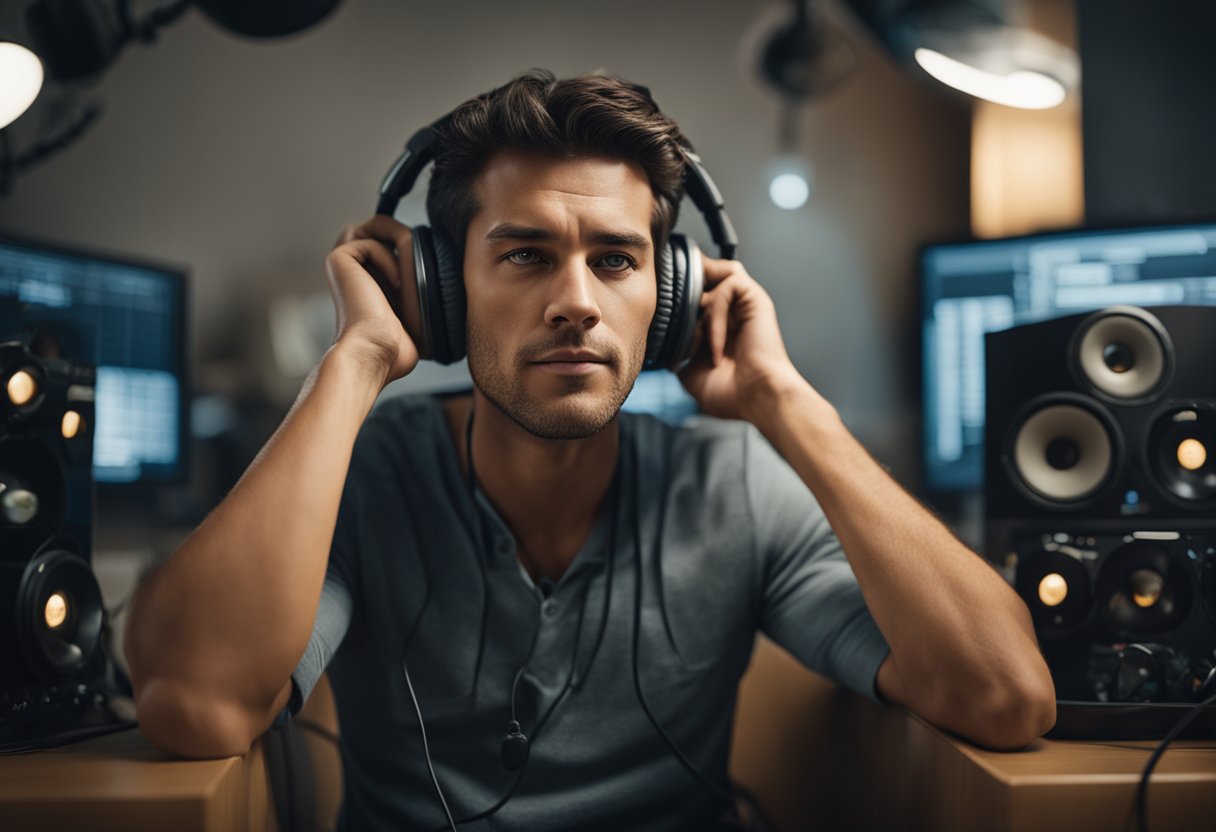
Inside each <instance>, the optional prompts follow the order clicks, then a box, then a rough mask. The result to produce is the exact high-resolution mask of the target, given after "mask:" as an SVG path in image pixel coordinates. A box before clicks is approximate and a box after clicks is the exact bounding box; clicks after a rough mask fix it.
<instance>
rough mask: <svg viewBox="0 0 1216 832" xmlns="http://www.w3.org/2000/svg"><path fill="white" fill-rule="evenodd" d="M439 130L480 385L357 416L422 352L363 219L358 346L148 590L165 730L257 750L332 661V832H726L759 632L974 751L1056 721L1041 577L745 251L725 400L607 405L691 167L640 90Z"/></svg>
mask: <svg viewBox="0 0 1216 832" xmlns="http://www.w3.org/2000/svg"><path fill="white" fill-rule="evenodd" d="M437 129H438V141H439V147H440V152H439V155H438V156H437V158H436V168H435V173H434V175H433V178H432V182H431V192H430V195H429V199H428V212H429V213H430V216H431V219H432V221H433V222H434V224H435V226H436V227H440V228H443V229H444V230H445V231H446V232H447V233H448V234H450V235H451V237H452V238H453V239H454V240H456V241H458V244H459V245H462V246H463V255H464V261H463V275H464V287H465V293H466V296H467V331H468V338H467V347H468V359H469V370H470V373H471V375H472V377H473V381H474V389H473V391H472V394H471V396H468V397H458V398H452V399H449V400H446V401H443V402H440V401H438V400H432V399H418V398H405V399H397V400H393V401H388V402H385V403H383V404H382V405H381V406H380V407H378V408H377V409H376V411H375V412H374V413H372V414H371V415H370V416H369V415H368V414H369V411H370V410H371V408H372V404H373V402H374V400H375V399H376V397H377V395H378V394H379V392H380V391H381V389H382V388H383V387H384V385H385V384H387V383H388V382H389V381H392V380H393V379H396V378H400V377H402V376H404V375H406V374H408V373H409V372H410V371H411V370H412V369H413V368H414V366H415V365H416V364H417V362H418V360H419V357H418V349H417V347H416V345H415V343H414V340H413V339H412V338H411V336H410V334H409V331H407V330H410V329H411V327H409V326H403V325H402V323H401V321H402V319H404V320H406V321H416V320H417V310H416V309H413V308H412V307H411V298H412V297H413V295H414V288H413V284H414V276H413V272H412V268H413V267H412V259H411V253H410V252H411V231H410V229H409V228H406V227H405V226H402V225H400V224H399V223H396V222H395V221H393V220H391V219H390V218H388V217H385V216H378V217H376V218H374V219H372V220H369V221H368V222H366V223H363V224H362V225H360V226H358V227H354V228H350V229H348V230H347V231H346V232H345V233H344V234H343V237H342V239H341V240H340V241H339V242H340V244H339V245H338V246H337V247H336V248H335V249H334V251H333V252H332V253H331V254H330V256H329V258H328V260H327V271H328V276H329V281H330V285H331V288H332V290H333V295H334V300H335V305H336V307H337V312H338V336H337V338H336V341H335V344H334V346H333V347H332V348H331V349H330V351H329V352H328V353H327V355H326V356H325V358H324V359H323V360H322V362H321V364H320V366H319V367H318V368H317V370H316V371H315V372H314V373H313V375H312V376H311V377H310V378H309V380H308V382H307V383H306V384H305V387H304V390H303V391H302V392H301V394H300V397H299V399H298V401H297V403H296V405H295V406H294V408H293V409H292V411H291V413H289V415H288V416H287V418H286V420H285V421H284V423H283V425H282V427H281V428H280V430H279V431H278V432H277V433H276V435H275V436H274V437H273V438H272V440H271V441H270V442H269V443H268V444H267V446H266V448H265V449H264V450H263V452H262V453H261V454H260V455H259V457H258V458H257V459H256V460H255V461H254V463H253V464H252V465H251V466H250V468H249V470H248V472H247V473H246V474H245V476H244V477H243V478H242V480H241V482H240V483H239V484H238V485H237V486H236V487H235V488H234V489H233V491H232V493H231V494H230V495H229V496H228V497H227V499H225V500H224V501H223V502H222V503H221V504H220V505H219V506H218V507H217V508H216V510H215V511H214V512H213V514H212V515H211V516H210V517H208V518H207V520H206V521H205V522H204V523H203V524H202V525H201V526H200V527H199V528H198V529H197V530H196V531H195V532H194V534H193V535H192V536H191V537H190V538H189V539H188V540H187V541H186V542H185V543H184V544H183V545H182V546H181V548H180V549H179V550H178V551H177V552H175V553H174V555H173V556H172V557H171V558H169V560H168V561H167V562H166V563H165V564H163V565H162V566H161V567H160V568H159V569H158V570H157V571H156V572H155V573H153V574H152V575H151V576H150V577H149V578H148V579H147V580H146V581H145V582H144V584H143V585H142V586H141V588H140V590H139V592H138V594H137V596H136V598H135V601H134V604H133V608H132V611H131V616H132V617H131V620H130V623H129V627H128V632H129V633H130V634H131V635H130V638H129V640H128V642H129V643H128V647H127V652H128V656H129V659H130V666H131V671H132V678H133V681H134V685H135V689H136V697H137V706H138V710H139V716H140V722H141V725H142V726H143V730H144V732H145V733H146V734H147V736H148V737H149V738H150V739H151V740H152V741H153V742H154V743H156V744H158V745H160V746H162V747H163V748H165V749H166V750H168V751H170V752H172V753H176V754H182V755H186V756H216V755H227V754H239V753H243V752H244V751H245V750H247V749H248V747H249V745H250V743H251V742H252V741H253V740H254V739H255V738H256V737H257V736H258V735H259V734H260V733H261V732H263V731H264V730H266V728H267V727H268V726H270V725H271V723H272V721H274V720H275V718H276V716H278V715H280V713H281V712H283V711H284V709H285V708H286V709H288V711H290V712H294V711H295V710H297V709H298V708H299V706H300V704H301V701H302V699H303V698H304V697H305V696H307V693H308V691H309V690H311V687H312V685H313V684H314V683H315V681H316V679H317V678H318V676H319V675H320V673H321V672H322V670H324V669H325V668H327V667H328V670H329V675H330V678H331V680H332V683H333V687H334V691H335V695H336V698H337V703H338V709H339V716H340V721H341V725H342V742H343V760H344V766H345V777H346V792H345V803H344V809H343V825H344V828H350V829H364V828H369V829H401V828H420V829H437V828H443V827H446V826H449V825H450V823H451V822H452V821H455V822H456V823H460V822H461V821H464V820H468V819H473V818H477V819H478V820H473V821H472V822H470V824H469V825H470V828H486V829H529V830H534V829H571V828H597V829H654V830H660V829H679V828H690V829H704V828H709V827H708V825H709V824H710V823H712V822H713V821H712V819H713V818H714V817H715V816H717V815H718V814H719V812H720V811H721V808H722V803H721V801H720V798H719V792H721V791H722V790H723V789H724V785H725V771H726V759H727V754H728V751H729V739H730V726H731V722H732V711H733V707H734V701H735V687H736V685H737V683H738V680H739V677H740V675H741V674H742V672H743V670H744V668H745V667H746V664H747V659H748V656H749V654H750V650H751V644H752V639H753V636H754V633H755V631H756V629H758V628H759V629H763V630H764V631H766V632H767V633H768V634H769V635H770V636H772V637H773V638H774V639H775V640H776V641H778V642H779V643H781V644H783V645H784V646H786V647H787V648H789V649H790V650H791V651H792V652H793V653H794V654H795V655H796V656H797V657H799V658H800V659H801V660H802V661H804V662H805V663H806V664H808V665H809V666H811V667H812V668H814V669H817V670H820V671H821V672H824V673H826V674H828V675H829V676H831V677H833V678H835V679H837V680H838V681H840V682H841V683H842V684H845V685H847V686H849V687H852V688H854V689H855V690H858V691H860V692H862V693H863V694H865V695H868V696H871V697H875V698H881V699H883V700H885V701H888V702H894V703H900V704H903V705H906V706H907V707H909V708H911V709H912V710H914V711H916V712H918V713H920V714H922V715H923V716H924V717H926V718H927V719H929V720H931V721H932V722H934V723H936V724H937V725H940V726H942V727H944V728H946V729H948V730H952V731H956V732H958V733H960V734H962V735H964V736H967V737H969V738H971V739H973V740H975V741H976V742H979V743H982V744H984V745H988V746H992V747H995V748H1014V747H1018V746H1021V745H1024V744H1025V743H1027V742H1029V741H1031V740H1032V739H1033V738H1035V737H1037V736H1039V735H1040V734H1041V733H1042V732H1043V731H1045V730H1046V729H1047V728H1048V727H1050V725H1051V724H1052V721H1053V719H1054V695H1053V690H1052V685H1051V680H1050V676H1049V674H1048V671H1047V668H1046V666H1045V665H1044V663H1043V661H1042V659H1041V657H1040V656H1039V653H1038V649H1037V646H1036V644H1035V640H1034V634H1033V629H1032V627H1031V623H1030V618H1029V615H1028V613H1027V610H1026V609H1025V607H1024V606H1023V605H1022V603H1021V601H1020V600H1019V599H1018V598H1017V596H1016V595H1015V594H1014V593H1013V592H1012V590H1011V589H1010V588H1009V587H1008V586H1007V585H1005V583H1004V582H1003V581H1002V580H1001V579H1000V578H999V577H998V576H997V574H996V573H995V572H994V571H993V570H992V569H990V568H989V567H988V566H987V565H986V564H985V563H984V562H983V561H982V560H981V559H980V558H979V557H978V556H976V555H975V554H974V553H973V552H971V551H969V550H968V549H966V548H965V547H964V546H963V545H962V544H960V543H959V542H958V541H957V540H956V539H955V538H954V536H953V535H951V534H950V533H949V532H948V531H947V530H946V529H945V528H944V527H943V526H942V525H941V524H940V523H938V522H937V521H936V520H935V519H934V518H933V517H931V516H930V515H929V514H928V513H927V512H926V511H925V510H924V509H923V508H922V507H921V506H920V505H918V504H917V503H916V501H915V500H913V499H912V498H911V497H910V496H908V495H907V494H906V493H905V492H904V491H903V490H902V489H901V488H900V487H899V486H898V485H897V484H896V483H894V482H893V481H892V480H891V479H890V478H889V477H888V476H887V475H886V474H885V472H884V471H883V470H882V469H881V468H880V466H878V465H877V464H876V463H875V462H874V461H873V460H872V459H871V458H870V457H869V455H868V454H867V453H866V452H865V451H864V450H863V449H862V448H861V446H860V445H859V444H858V443H857V442H856V440H854V439H853V437H852V436H851V435H850V434H849V433H848V431H847V430H846V429H845V428H844V427H843V425H842V424H841V422H840V419H839V418H838V416H837V414H836V412H835V411H834V409H833V408H832V406H831V405H830V404H829V403H828V402H827V401H825V400H824V399H823V398H822V397H821V396H820V395H819V394H818V393H816V391H815V390H814V389H813V388H812V387H811V386H810V385H809V384H808V383H807V382H806V380H804V379H803V378H802V377H801V376H800V375H799V374H798V372H797V371H796V369H795V368H794V366H793V365H792V363H791V362H790V360H789V357H788V356H787V354H786V351H785V347H784V345H783V342H782V339H781V335H780V331H779V329H778V325H777V317H776V314H775V310H774V307H773V304H772V301H771V300H770V299H769V297H768V296H767V294H765V292H764V290H763V289H762V288H761V287H760V286H759V284H757V283H756V282H755V281H754V280H753V279H752V278H751V277H750V276H749V275H748V273H747V272H746V270H745V269H744V268H743V266H742V265H741V264H740V263H738V262H735V261H728V260H714V259H710V258H706V262H705V278H706V286H707V289H706V291H705V293H704V296H703V299H702V306H703V309H704V320H703V324H704V326H703V333H702V334H703V343H702V347H701V349H700V351H699V352H698V354H697V355H696V357H695V359H694V361H693V362H692V363H691V364H690V365H689V366H688V367H687V368H686V369H685V370H684V371H683V372H682V374H681V380H682V381H683V383H684V385H685V386H686V388H687V389H688V390H689V392H690V393H691V394H692V395H693V396H694V397H695V398H696V400H697V402H698V404H699V405H700V407H701V409H702V410H703V411H704V412H705V413H707V414H709V415H712V416H718V417H723V418H724V419H728V420H736V421H724V422H719V423H710V424H706V425H701V426H698V427H693V428H684V429H675V428H670V427H667V426H664V425H662V424H660V423H658V422H657V421H656V420H653V419H648V418H643V417H625V416H622V415H621V414H620V413H619V409H620V406H621V404H622V402H623V401H624V399H625V397H626V395H627V394H628V392H629V390H630V388H631V387H632V385H633V382H634V379H635V378H636V376H637V374H638V372H639V370H640V368H641V366H642V362H643V355H644V352H645V348H646V340H647V333H648V329H649V326H650V322H651V319H652V317H653V316H654V313H655V308H656V302H657V301H656V259H657V257H658V252H659V251H661V250H662V247H663V246H664V245H665V242H666V239H667V235H668V234H669V233H670V231H671V227H672V225H673V224H674V222H675V215H676V205H677V204H678V201H679V198H680V181H681V175H682V162H681V160H682V158H683V157H682V155H681V153H680V150H679V147H678V145H679V144H681V143H684V139H683V137H682V136H681V135H680V134H679V131H678V128H676V126H675V125H674V123H672V122H671V121H670V120H668V119H667V118H666V117H665V116H663V115H662V113H660V112H659V111H658V110H657V108H656V107H655V106H654V104H653V102H652V101H651V100H650V99H649V97H648V96H646V95H645V94H644V92H642V91H640V90H639V89H637V88H635V87H632V86H630V85H628V84H624V83H622V82H619V81H615V80H613V79H607V78H602V77H589V78H576V79H571V80H569V81H562V82H558V81H555V80H554V79H553V78H552V77H551V76H548V75H547V74H544V73H532V74H529V75H525V76H522V77H520V78H518V79H516V80H515V81H513V82H512V83H510V84H507V85H506V86H504V87H502V88H500V89H498V90H495V91H492V92H491V93H487V94H486V95H484V96H481V97H480V98H478V99H475V100H473V101H471V102H467V103H466V104H465V105H463V106H462V107H461V108H460V109H458V110H457V111H455V112H454V113H453V115H452V116H451V117H449V118H448V119H447V120H446V122H445V123H444V124H443V126H442V127H440V128H437ZM413 331H416V329H414V330H413ZM356 435H358V441H357V442H356ZM348 469H349V475H348V476H347V478H346V482H345V484H343V481H342V480H343V477H342V474H343V473H344V472H347V471H348ZM335 530H336V531H335ZM318 599H320V600H318ZM888 645H889V647H888ZM524 737H527V739H526V740H525V739H523V738H524ZM525 745H526V746H527V748H526V749H525V747H524V746H525ZM441 793H442V794H443V795H444V796H446V800H444V799H441V797H440V794H441ZM478 824H480V825H478Z"/></svg>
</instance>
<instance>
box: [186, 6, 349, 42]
mask: <svg viewBox="0 0 1216 832" xmlns="http://www.w3.org/2000/svg"><path fill="white" fill-rule="evenodd" d="M340 1H341V0H194V5H195V6H197V7H198V9H199V11H201V12H202V13H203V14H204V15H206V16H207V17H208V18H210V19H211V20H212V22H214V23H216V24H217V25H219V26H221V27H223V28H224V29H227V30H228V31H229V32H233V33H235V34H238V35H246V36H248V37H251V38H275V37H282V36H283V35H292V34H295V33H296V32H299V31H302V30H304V29H307V28H308V27H309V26H312V25H313V24H315V23H319V22H320V21H321V19H322V18H324V17H326V16H327V15H328V14H329V13H330V12H332V11H333V10H334V9H336V8H337V7H338V3H339V2H340Z"/></svg>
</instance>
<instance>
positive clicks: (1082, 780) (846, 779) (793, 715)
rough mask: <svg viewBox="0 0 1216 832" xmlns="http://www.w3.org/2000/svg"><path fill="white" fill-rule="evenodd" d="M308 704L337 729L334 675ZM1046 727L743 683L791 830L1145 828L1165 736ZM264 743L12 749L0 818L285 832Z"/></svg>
mask: <svg viewBox="0 0 1216 832" xmlns="http://www.w3.org/2000/svg"><path fill="white" fill-rule="evenodd" d="M302 716H305V717H306V718H308V719H310V720H311V721H313V722H316V723H317V724H320V725H322V726H323V727H324V728H325V729H326V730H336V728H337V725H336V723H335V722H334V721H333V707H332V699H331V698H330V695H329V688H328V685H325V684H322V685H321V686H319V687H318V689H317V691H316V692H314V695H313V696H312V698H310V699H309V702H308V704H307V705H306V707H305V714H303V715H302ZM311 740H315V741H316V744H315V746H310V749H309V753H310V756H311V758H312V760H313V764H314V767H315V768H316V770H317V772H318V776H317V780H316V783H315V795H316V798H317V806H318V817H319V818H320V819H321V823H322V828H330V827H331V826H332V823H333V818H334V814H335V812H336V808H337V804H338V801H339V800H340V792H341V777H340V771H341V769H340V765H339V763H338V760H337V754H336V751H335V749H334V748H333V747H332V745H331V744H329V743H327V742H325V741H324V740H323V739H320V738H316V737H312V736H311V735H310V741H311ZM1123 745H1124V744H1121V746H1120V747H1111V746H1099V745H1093V744H1088V743H1080V742H1052V741H1049V740H1040V741H1039V742H1037V743H1035V744H1034V745H1033V746H1031V747H1030V748H1029V749H1027V750H1025V751H1021V752H1018V753H1013V754H1002V753H997V752H991V751H984V750H981V749H978V748H976V747H974V746H972V745H970V744H969V743H966V742H963V741H962V740H959V739H957V738H955V737H951V736H949V735H947V734H944V733H943V732H941V731H938V730H937V729H936V728H933V727H931V726H930V725H928V724H926V723H925V722H923V721H921V720H920V719H917V718H916V717H913V716H911V715H909V714H907V713H906V712H904V711H902V710H898V709H894V708H881V707H879V706H877V705H875V704H873V703H872V702H869V701H867V700H864V699H862V698H861V697H858V696H856V695H854V694H851V693H847V692H845V691H841V690H840V689H838V688H836V687H835V686H834V685H831V684H830V683H828V682H826V681H825V680H823V679H822V678H820V677H818V676H815V675H814V674H811V673H809V672H807V671H806V670H804V669H803V668H802V667H801V666H800V665H798V664H797V662H795V661H794V660H793V659H792V658H790V657H789V656H788V655H787V654H786V653H784V652H783V651H781V650H779V649H778V648H776V647H774V646H773V645H772V644H771V643H769V642H767V641H765V640H763V639H762V640H761V641H760V642H759V643H758V645H757V649H756V654H755V658H754V660H753V663H752V667H751V669H750V670H749V671H748V674H747V676H746V677H745V678H744V681H743V685H742V686H741V688H740V696H739V714H738V718H737V719H736V721H735V735H734V752H733V754H732V757H731V771H732V774H733V776H734V777H735V778H736V779H737V780H738V781H740V782H742V783H743V784H744V785H746V786H747V787H748V788H749V789H750V790H751V791H752V792H753V793H754V794H755V795H756V796H757V797H758V798H759V799H760V801H761V804H762V805H763V807H764V808H765V810H766V812H767V813H768V814H769V815H770V816H771V818H772V820H773V821H774V822H775V823H776V825H777V829H778V830H779V832H800V830H808V829H814V830H816V832H832V830H841V832H845V831H847V832H856V831H857V830H861V831H862V832H885V830H925V832H953V830H961V831H962V832H970V830H976V832H1024V831H1025V832H1030V830H1033V831H1034V832H1056V830H1068V832H1087V831H1088V830H1093V831H1094V832H1132V831H1133V830H1134V829H1135V793H1136V786H1137V784H1138V783H1139V778H1140V770H1141V769H1142V768H1143V766H1144V763H1145V761H1146V760H1147V758H1148V754H1149V751H1148V750H1147V749H1148V748H1149V747H1151V743H1127V744H1125V745H1126V746H1128V747H1122V746H1123ZM269 794H270V791H269V778H268V776H267V773H266V765H265V749H264V746H263V744H262V741H259V742H258V743H257V744H256V745H255V746H254V748H253V749H252V750H251V751H250V753H249V754H248V755H247V756H245V757H233V758H229V759H226V760H207V761H183V760H173V759H170V758H168V757H166V756H165V755H163V754H161V753H160V752H158V751H156V750H154V749H153V748H152V747H151V746H150V745H149V744H148V743H147V741H146V740H144V738H143V737H142V736H141V735H140V734H139V733H138V732H137V731H129V732H126V733H123V734H115V735H111V736H109V737H101V738H98V739H95V740H90V741H88V742H84V743H80V744H77V745H73V746H67V747H65V748H60V749H56V750H52V751H45V752H41V753H38V754H29V755H20V756H15V757H0V832H26V830H29V832H46V830H54V832H59V830H71V829H74V828H79V829H82V830H89V831H90V832H92V831H93V830H101V832H108V830H115V832H152V831H153V830H155V832H160V830H173V831H174V832H178V830H183V832H192V831H193V830H205V832H212V831H213V830H214V831H215V832H242V830H252V831H253V832H274V830H276V828H277V824H276V822H275V819H274V812H273V810H272V808H271V806H270V797H269ZM1149 810H1150V830H1151V832H1175V830H1176V832H1200V831H1201V830H1204V832H1206V830H1208V829H1212V828H1214V827H1216V823H1214V822H1213V819H1214V818H1216V738H1214V739H1213V740H1212V741H1211V742H1186V743H1180V744H1179V745H1178V746H1171V748H1170V750H1169V751H1168V752H1166V754H1165V756H1164V757H1162V759H1161V762H1160V763H1159V764H1158V766H1157V770H1156V772H1155V773H1154V776H1153V784H1152V786H1151V787H1150V790H1149Z"/></svg>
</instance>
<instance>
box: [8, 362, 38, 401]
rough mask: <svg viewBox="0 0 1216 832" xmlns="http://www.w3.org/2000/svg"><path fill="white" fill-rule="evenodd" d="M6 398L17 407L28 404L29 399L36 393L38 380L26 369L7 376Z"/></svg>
mask: <svg viewBox="0 0 1216 832" xmlns="http://www.w3.org/2000/svg"><path fill="white" fill-rule="evenodd" d="M6 387H7V390H8V400H9V401H11V402H12V403H13V404H15V405H17V407H22V406H24V405H26V404H29V402H30V400H31V399H33V398H34V396H36V395H37V394H38V382H37V381H35V380H34V377H33V376H32V375H30V373H29V371H28V370H18V371H17V372H15V373H13V374H12V376H10V377H9V380H8V384H7V385H6Z"/></svg>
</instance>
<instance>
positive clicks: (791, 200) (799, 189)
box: [768, 173, 811, 211]
mask: <svg viewBox="0 0 1216 832" xmlns="http://www.w3.org/2000/svg"><path fill="white" fill-rule="evenodd" d="M768 195H769V198H770V199H772V200H773V204H774V205H776V206H777V207H778V208H784V209H785V210H787V211H796V210H797V209H799V208H801V207H802V206H803V205H806V201H807V199H809V198H810V196H811V186H810V185H808V184H807V181H806V179H805V178H804V177H803V176H802V175H801V174H797V173H779V174H777V175H776V176H774V177H773V181H772V182H770V183H769V186H768Z"/></svg>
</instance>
